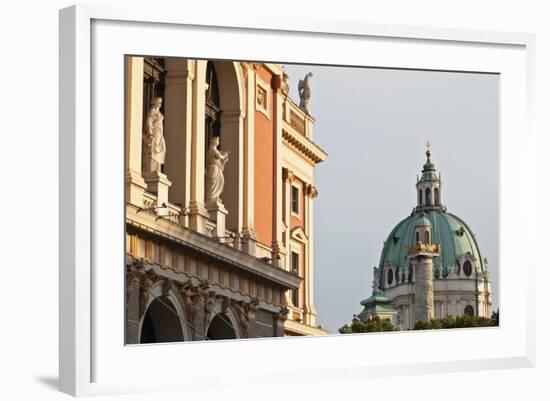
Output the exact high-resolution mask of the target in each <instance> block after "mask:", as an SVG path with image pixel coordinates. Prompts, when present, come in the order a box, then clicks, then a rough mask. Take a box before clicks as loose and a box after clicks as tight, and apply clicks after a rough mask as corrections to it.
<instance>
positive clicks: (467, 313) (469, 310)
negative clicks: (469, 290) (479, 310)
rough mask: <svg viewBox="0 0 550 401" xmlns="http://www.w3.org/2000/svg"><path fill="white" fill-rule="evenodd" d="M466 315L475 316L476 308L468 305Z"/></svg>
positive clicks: (465, 310)
mask: <svg viewBox="0 0 550 401" xmlns="http://www.w3.org/2000/svg"><path fill="white" fill-rule="evenodd" d="M464 314H465V315H466V316H474V307H473V306H472V305H467V306H466V307H465V308H464Z"/></svg>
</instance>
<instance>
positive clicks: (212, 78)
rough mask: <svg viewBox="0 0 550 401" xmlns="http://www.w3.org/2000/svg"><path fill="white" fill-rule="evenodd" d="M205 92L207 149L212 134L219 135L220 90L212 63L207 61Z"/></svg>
mask: <svg viewBox="0 0 550 401" xmlns="http://www.w3.org/2000/svg"><path fill="white" fill-rule="evenodd" d="M206 86H207V89H206V93H205V102H206V105H205V108H204V114H205V116H204V134H205V136H206V138H205V140H206V142H205V149H208V146H209V145H210V140H211V139H212V137H214V136H220V115H221V111H222V110H221V106H220V91H219V86H218V78H217V76H216V70H215V68H214V63H213V62H212V61H209V62H208V64H207V65H206Z"/></svg>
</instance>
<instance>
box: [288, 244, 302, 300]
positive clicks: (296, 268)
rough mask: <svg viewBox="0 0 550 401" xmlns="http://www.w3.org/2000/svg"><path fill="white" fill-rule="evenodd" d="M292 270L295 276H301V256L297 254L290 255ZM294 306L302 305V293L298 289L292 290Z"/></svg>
mask: <svg viewBox="0 0 550 401" xmlns="http://www.w3.org/2000/svg"><path fill="white" fill-rule="evenodd" d="M290 269H291V270H292V272H293V273H295V274H300V255H299V254H298V253H296V252H291V253H290ZM291 296H292V304H293V305H294V306H299V304H300V292H299V290H298V289H294V290H292V293H291Z"/></svg>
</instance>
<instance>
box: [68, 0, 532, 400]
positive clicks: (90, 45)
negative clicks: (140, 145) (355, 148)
mask: <svg viewBox="0 0 550 401" xmlns="http://www.w3.org/2000/svg"><path fill="white" fill-rule="evenodd" d="M220 33H223V34H224V35H227V37H231V38H232V39H234V38H239V41H240V42H239V46H238V48H237V47H236V46H232V45H231V44H230V43H231V41H224V43H223V48H222V46H221V45H220V44H218V45H216V44H215V42H216V40H215V39H216V36H217V35H219V34H220ZM159 38H162V40H159ZM183 38H187V39H188V40H184V41H182V39H183ZM197 38H200V43H199V41H197ZM259 38H261V40H262V41H263V42H264V43H267V44H270V45H269V46H264V47H262V46H259V45H258V39H259ZM534 40H535V38H534V36H533V35H530V34H522V33H507V32H484V31H471V30H459V29H453V30H451V29H437V28H427V27H410V26H390V25H373V24H367V23H359V22H351V21H349V22H335V21H319V20H307V19H299V18H296V19H293V18H276V17H273V18H263V19H261V20H260V19H258V20H255V21H252V20H243V19H239V18H238V17H236V16H230V17H227V18H222V17H220V16H210V15H208V16H206V15H190V14H186V13H185V12H184V10H168V9H160V8H147V9H144V8H140V7H133V8H111V7H108V6H82V5H79V6H73V7H69V8H67V9H63V10H61V12H60V328H59V329H60V372H59V374H60V390H61V391H63V392H66V393H68V394H72V395H76V396H81V395H95V394H111V393H128V392H145V391H149V392H150V391H166V390H185V389H198V388H201V386H202V384H203V383H205V382H208V383H209V385H210V386H212V384H211V383H216V386H218V387H219V386H227V387H231V386H238V385H239V378H240V377H243V375H245V376H246V377H247V378H248V379H249V380H254V381H256V383H261V382H265V383H266V384H267V383H268V382H272V381H273V380H278V379H279V380H284V381H288V380H298V378H297V377H296V375H288V373H290V372H299V373H300V375H299V380H301V381H302V382H303V381H314V380H327V379H331V380H337V379H340V378H344V377H347V378H350V377H351V378H360V377H365V376H368V377H378V376H385V375H388V374H393V375H399V374H408V372H410V371H411V370H414V371H415V373H433V372H441V371H447V372H454V371H468V370H478V369H499V368H511V367H530V366H534V363H535V357H534V356H535V338H534V332H535V330H534V324H535V314H534V309H533V308H530V307H529V305H531V304H532V303H533V302H534V299H535V298H534V297H535V292H534V288H535V284H534V282H533V280H530V277H529V273H530V272H532V271H534V268H535V264H534V260H533V258H534V256H533V255H534V252H532V247H533V245H531V244H529V242H528V241H527V239H526V238H522V237H521V236H520V235H517V232H515V230H514V227H518V226H522V227H526V228H527V231H528V232H534V231H535V224H536V222H535V216H536V211H535V208H534V204H533V203H532V202H529V191H534V189H533V188H534V187H535V181H534V180H535V178H534V177H535V157H534V155H535V134H534V131H533V129H532V123H531V120H532V115H531V113H532V111H533V109H534V105H533V102H534V82H535V81H534V79H535V77H534ZM293 44H294V45H293ZM304 44H307V46H304ZM336 44H338V46H336ZM321 45H322V47H321ZM304 49H305V50H304ZM124 54H162V55H170V56H187V57H217V58H232V59H252V60H266V61H269V60H277V61H286V62H305V63H320V64H346V65H364V66H369V67H379V68H405V69H428V70H460V71H472V72H492V73H499V74H500V76H501V143H500V151H501V166H500V172H501V175H500V179H501V200H500V206H501V210H500V213H501V238H500V252H501V256H500V260H501V261H502V262H501V266H500V277H501V280H500V288H499V290H500V298H501V302H500V305H501V307H500V309H501V311H502V314H501V319H500V322H501V323H500V327H498V328H480V329H472V330H441V331H426V332H398V333H387V334H380V335H377V334H375V335H372V334H366V335H353V336H327V337H325V338H319V337H315V338H296V339H289V338H286V339H265V340H243V341H220V342H214V343H208V344H207V343H204V342H196V343H182V344H164V345H151V346H124V339H123V336H121V335H120V333H122V332H123V320H122V319H121V316H123V301H122V300H123V295H122V294H123V285H122V283H123V281H122V280H123V273H122V269H120V270H117V269H118V266H119V265H120V266H122V264H123V262H122V260H123V257H122V254H123V249H124V248H123V247H122V246H121V244H122V241H123V238H118V235H119V234H120V233H122V232H123V231H120V232H119V233H118V234H117V230H118V229H120V230H123V228H122V227H123V221H124V220H123V215H124V212H123V210H122V207H121V205H122V204H123V203H122V200H121V199H122V198H123V177H122V171H123V169H122V168H119V167H120V161H121V160H122V158H123V152H122V146H123V135H122V132H123V131H122V129H120V127H123V118H124V117H123V113H117V111H118V112H120V110H122V108H123V105H122V104H123V102H122V101H121V99H122V97H123V91H122V87H121V86H120V85H121V84H122V79H121V78H122V76H123V64H122V63H123V55H124ZM113 61H114V62H115V64H114V67H113V64H112V62H113ZM118 62H119V64H116V63H118ZM107 65H110V68H112V69H113V70H112V71H114V72H113V74H112V75H111V74H110V73H106V71H111V70H108V69H107V68H106V67H107ZM117 65H118V67H120V68H118V67H117ZM107 88H109V90H114V92H113V93H114V94H115V95H114V96H112V97H111V96H105V95H106V94H107V91H106V89H107ZM117 91H118V92H117ZM107 108H108V110H110V111H111V116H110V117H107V116H106V114H105V110H106V109H107ZM113 129H115V131H113ZM118 131H119V132H120V133H121V135H120V138H116V137H113V136H107V135H105V134H104V133H105V132H118ZM99 161H102V162H101V163H99ZM113 167H114V170H113ZM113 171H120V172H121V174H120V176H118V175H117V174H116V173H114V174H113ZM107 194H109V198H110V203H112V205H111V206H109V204H108V202H105V196H106V195H107ZM111 195H112V197H111ZM118 200H121V201H120V202H118V203H117V201H118ZM121 219H122V220H121ZM116 221H119V222H120V225H119V226H120V227H119V226H117V225H116V224H115V223H113V222H116ZM109 225H110V227H111V228H113V230H111V231H112V233H111V234H109V233H107V231H105V229H106V228H107V227H109ZM98 232H101V233H103V234H104V235H103V236H98ZM121 237H123V235H121ZM118 247H119V248H118ZM521 250H527V252H526V254H527V256H525V254H523V253H522V252H521ZM522 255H523V256H522ZM108 265H110V266H111V267H112V268H111V269H105V268H101V269H99V268H98V266H103V267H105V266H108ZM98 289H101V297H99V296H98V294H96V292H97V291H98ZM113 321H114V322H119V323H113ZM107 329H109V330H107ZM394 336H406V338H403V339H401V340H399V341H400V342H401V341H405V342H407V344H409V348H408V349H407V352H400V353H395V352H384V350H387V349H388V348H387V347H388V344H390V341H391V342H393V343H395V337H394ZM447 344H453V347H447V346H446V345H447ZM297 354H299V355H301V356H302V357H301V358H300V359H293V363H292V364H289V363H288V359H285V355H297ZM216 355H224V358H223V360H218V361H217V362H216V363H217V366H218V367H217V369H216V370H217V372H223V375H222V374H221V373H215V374H212V372H211V370H210V369H209V365H210V364H211V361H212V358H213V357H215V356H216ZM182 357H184V358H185V359H187V360H190V361H192V363H190V364H179V363H178V361H179V360H181V358H182ZM255 361H256V362H260V361H269V363H255ZM142 366H155V369H142V368H141V367H142ZM267 376H269V378H267ZM292 377H295V378H294V379H293V378H292Z"/></svg>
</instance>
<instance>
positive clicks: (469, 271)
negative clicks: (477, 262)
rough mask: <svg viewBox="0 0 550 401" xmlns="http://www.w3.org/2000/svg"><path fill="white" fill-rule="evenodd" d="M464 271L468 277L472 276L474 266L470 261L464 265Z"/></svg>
mask: <svg viewBox="0 0 550 401" xmlns="http://www.w3.org/2000/svg"><path fill="white" fill-rule="evenodd" d="M462 271H463V272H464V274H465V275H466V277H470V275H471V274H472V264H471V263H470V261H469V260H467V261H466V262H464V264H463V265H462Z"/></svg>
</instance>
